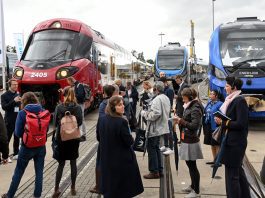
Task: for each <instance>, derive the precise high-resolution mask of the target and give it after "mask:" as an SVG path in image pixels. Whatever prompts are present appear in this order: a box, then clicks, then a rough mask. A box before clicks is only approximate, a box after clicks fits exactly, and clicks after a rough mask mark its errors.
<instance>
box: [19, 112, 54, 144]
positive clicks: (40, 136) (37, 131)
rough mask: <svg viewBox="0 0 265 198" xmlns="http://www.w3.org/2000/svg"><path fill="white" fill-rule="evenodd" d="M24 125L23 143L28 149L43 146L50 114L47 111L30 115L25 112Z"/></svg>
mask: <svg viewBox="0 0 265 198" xmlns="http://www.w3.org/2000/svg"><path fill="white" fill-rule="evenodd" d="M24 111H25V112H26V123H25V127H24V133H23V137H22V140H23V143H24V145H25V146H26V147H28V148H36V147H41V146H44V145H45V143H46V141H47V132H48V129H49V123H50V117H51V114H50V112H49V111H48V110H45V111H41V112H39V113H32V112H29V111H27V110H24Z"/></svg>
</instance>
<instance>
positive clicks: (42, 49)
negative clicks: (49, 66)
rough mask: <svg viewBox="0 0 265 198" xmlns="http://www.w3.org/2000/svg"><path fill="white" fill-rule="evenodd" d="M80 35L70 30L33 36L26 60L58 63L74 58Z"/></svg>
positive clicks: (39, 33)
mask: <svg viewBox="0 0 265 198" xmlns="http://www.w3.org/2000/svg"><path fill="white" fill-rule="evenodd" d="M77 36H78V33H76V32H73V31H69V30H45V31H41V32H37V33H35V34H34V35H33V37H32V40H31V43H30V45H29V46H28V48H26V52H25V53H24V54H25V56H24V57H23V59H24V60H28V61H38V60H41V61H57V60H69V59H72V58H73V51H74V49H75V45H76V44H75V43H76V42H75V41H76V39H77V38H78V37H77Z"/></svg>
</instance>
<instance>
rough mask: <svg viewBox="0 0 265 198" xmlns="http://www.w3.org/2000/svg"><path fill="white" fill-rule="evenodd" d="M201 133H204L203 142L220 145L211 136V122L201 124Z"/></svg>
mask: <svg viewBox="0 0 265 198" xmlns="http://www.w3.org/2000/svg"><path fill="white" fill-rule="evenodd" d="M203 133H204V141H203V144H206V145H211V146H220V144H219V143H218V142H216V141H215V140H214V139H213V138H212V134H213V131H212V129H211V124H204V125H203Z"/></svg>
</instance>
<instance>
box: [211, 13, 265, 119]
mask: <svg viewBox="0 0 265 198" xmlns="http://www.w3.org/2000/svg"><path fill="white" fill-rule="evenodd" d="M209 47H210V49H209V53H210V55H209V72H208V77H209V88H210V89H219V90H220V91H221V92H222V93H223V94H224V95H225V90H224V87H225V78H226V76H235V77H238V78H241V79H242V80H243V82H244V84H243V89H242V92H243V94H244V96H245V98H246V100H247V102H248V105H249V108H250V114H249V116H250V118H251V119H260V118H262V119H264V118H265V100H264V99H265V83H264V82H265V22H264V21H260V20H259V19H257V17H245V18H237V20H236V21H234V22H229V23H226V24H222V25H220V26H218V27H217V28H216V29H215V30H214V32H213V34H212V36H211V39H210V45H209Z"/></svg>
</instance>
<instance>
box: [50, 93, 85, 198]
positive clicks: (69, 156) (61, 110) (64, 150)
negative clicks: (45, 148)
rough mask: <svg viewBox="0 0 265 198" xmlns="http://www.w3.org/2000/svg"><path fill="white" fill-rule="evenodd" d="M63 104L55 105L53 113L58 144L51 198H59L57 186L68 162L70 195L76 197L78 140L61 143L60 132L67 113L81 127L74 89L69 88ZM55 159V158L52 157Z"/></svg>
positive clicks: (79, 110) (79, 109) (80, 114)
mask: <svg viewBox="0 0 265 198" xmlns="http://www.w3.org/2000/svg"><path fill="white" fill-rule="evenodd" d="M64 96H65V97H64V102H63V103H62V104H59V105H57V107H56V109H55V113H54V119H55V120H54V123H55V126H56V132H55V133H56V134H55V140H56V142H57V143H58V156H56V160H57V161H58V163H59V165H58V168H57V171H56V177H55V188H54V193H53V195H52V197H53V198H56V197H59V196H60V194H61V192H60V191H59V184H60V181H61V178H62V174H63V169H64V166H65V161H66V160H70V165H71V180H72V185H71V194H72V195H76V189H75V181H76V177H77V166H76V159H77V158H78V157H79V151H78V149H79V142H80V140H79V139H71V140H67V141H62V138H61V134H60V132H61V131H60V130H61V119H62V118H63V117H64V116H65V112H67V111H69V112H70V113H71V115H74V116H75V117H76V121H77V124H78V127H80V126H81V125H82V120H83V117H82V109H81V107H80V106H79V105H78V104H77V101H76V97H75V91H74V88H69V89H68V90H66V92H65V94H64ZM54 157H55V156H54Z"/></svg>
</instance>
